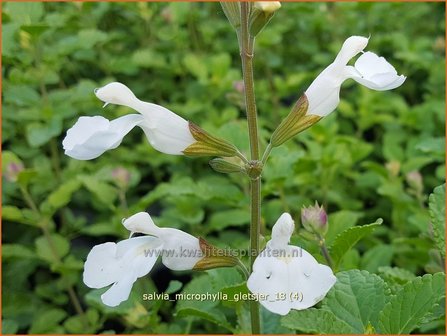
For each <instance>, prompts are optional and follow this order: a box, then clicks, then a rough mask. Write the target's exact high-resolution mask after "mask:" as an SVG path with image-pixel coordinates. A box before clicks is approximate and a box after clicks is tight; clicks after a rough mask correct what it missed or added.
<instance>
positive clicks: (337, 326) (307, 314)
mask: <svg viewBox="0 0 447 336" xmlns="http://www.w3.org/2000/svg"><path fill="white" fill-rule="evenodd" d="M281 324H282V325H283V326H284V327H287V328H290V329H294V330H299V331H300V332H302V333H305V334H351V333H352V330H353V329H352V327H350V326H349V325H348V324H347V323H345V322H344V321H343V320H340V319H338V318H337V317H336V316H335V315H334V314H333V313H331V312H330V311H327V310H322V309H315V308H309V309H306V310H292V311H291V312H290V313H289V314H287V316H284V317H283V318H282V319H281Z"/></svg>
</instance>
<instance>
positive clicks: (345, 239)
mask: <svg viewBox="0 0 447 336" xmlns="http://www.w3.org/2000/svg"><path fill="white" fill-rule="evenodd" d="M382 222H383V221H382V219H381V218H379V219H377V221H376V222H375V223H372V224H368V225H363V226H354V227H351V228H349V229H346V230H345V231H343V232H342V233H340V234H339V235H338V236H337V237H336V238H335V239H334V243H333V244H332V245H331V247H330V248H329V251H330V255H331V257H332V261H333V263H334V269H338V265H339V264H340V261H341V259H342V258H343V256H344V255H345V253H346V252H348V251H349V250H350V249H351V248H352V247H353V246H354V245H355V244H356V243H357V242H358V241H359V240H360V239H362V238H363V237H365V236H367V235H369V234H371V233H372V232H373V231H374V230H375V229H376V228H377V227H378V226H379V225H380V224H382Z"/></svg>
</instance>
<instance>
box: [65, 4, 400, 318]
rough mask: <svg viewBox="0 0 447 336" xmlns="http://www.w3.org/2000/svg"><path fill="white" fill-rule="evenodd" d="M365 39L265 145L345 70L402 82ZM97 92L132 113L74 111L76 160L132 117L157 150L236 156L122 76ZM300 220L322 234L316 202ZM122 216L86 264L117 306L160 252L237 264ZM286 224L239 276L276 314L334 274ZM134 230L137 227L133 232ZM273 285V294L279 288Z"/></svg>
mask: <svg viewBox="0 0 447 336" xmlns="http://www.w3.org/2000/svg"><path fill="white" fill-rule="evenodd" d="M223 6H224V5H223ZM279 6H280V5H279V3H270V4H264V3H262V2H260V3H257V4H256V5H255V7H254V11H253V13H254V14H253V13H252V14H253V15H252V18H251V19H252V21H253V22H252V23H251V26H250V27H251V28H252V29H253V30H255V31H256V33H257V32H259V31H260V30H261V29H262V28H263V26H264V25H265V24H266V22H268V20H269V19H270V17H271V15H273V12H274V11H275V10H276V9H277V8H279ZM238 8H239V7H238V6H236V7H235V6H234V5H233V4H231V3H228V4H226V5H225V6H224V10H225V13H226V15H227V16H229V18H232V19H234V20H233V21H234V22H233V21H232V24H233V26H234V27H235V28H237V27H238V25H239V24H240V23H239V22H238V21H237V18H238V15H236V14H238V13H236V12H237V10H238ZM235 13H236V14H235ZM255 14H256V15H255ZM230 21H231V20H230ZM367 44H368V38H366V37H361V36H352V37H349V38H348V39H347V40H346V41H345V42H344V44H343V46H342V47H341V50H340V52H339V53H338V55H337V57H336V58H335V60H334V62H333V63H331V64H330V65H329V66H328V67H327V68H326V69H324V70H323V71H322V72H321V73H320V74H319V75H318V77H317V78H316V79H315V80H314V81H313V82H312V84H311V85H310V86H309V88H308V89H307V90H306V91H305V93H304V94H303V95H302V97H301V98H300V99H299V100H298V102H297V104H296V105H295V107H294V108H293V109H292V111H291V113H290V114H289V115H288V116H287V117H286V118H285V119H284V120H283V122H282V123H281V124H280V125H279V127H278V128H277V129H276V130H275V132H274V133H273V135H272V138H271V142H270V145H271V146H273V147H275V146H279V145H280V144H282V143H284V142H285V141H287V140H288V139H290V138H291V137H293V136H294V135H296V134H297V133H299V132H301V131H303V130H304V129H306V128H307V127H309V126H311V125H312V124H314V123H315V122H317V121H318V120H320V119H321V118H322V117H324V116H326V115H328V114H329V113H331V112H332V111H334V110H335V109H336V107H337V105H338V104H339V100H340V98H339V95H340V88H341V85H342V83H343V82H344V81H345V80H347V79H349V78H351V79H354V80H355V81H356V82H358V83H360V84H362V85H364V86H366V87H368V88H370V89H373V90H378V91H381V90H390V89H394V88H396V87H398V86H400V85H402V83H403V82H404V81H405V76H402V75H397V72H396V70H395V69H394V67H393V66H392V65H390V64H389V63H388V62H387V61H386V60H385V59H384V58H383V57H379V56H377V55H376V54H374V53H373V52H363V50H364V48H365V47H366V45H367ZM359 53H362V55H361V56H360V57H359V58H358V59H357V61H356V62H355V64H354V66H351V65H348V62H349V61H350V60H351V59H352V58H353V57H355V56H356V55H357V54H359ZM95 95H96V96H97V97H98V98H99V99H100V100H102V101H103V102H104V103H105V104H104V106H106V105H108V104H117V105H123V106H127V107H130V108H132V109H134V110H135V111H137V112H138V114H129V115H125V116H122V117H120V118H117V119H115V120H112V121H109V120H108V119H106V118H104V117H102V116H92V117H80V118H79V120H78V121H77V122H76V123H75V124H74V126H73V127H72V128H71V129H69V130H68V131H67V135H66V137H65V139H64V140H63V147H64V150H65V154H66V155H68V156H70V157H73V158H75V159H78V160H90V159H94V158H97V157H98V156H100V155H102V154H103V153H104V152H106V151H107V150H110V149H114V148H116V147H117V146H119V145H120V143H121V142H122V139H123V137H124V136H125V135H126V134H127V133H129V132H130V131H131V130H132V129H133V128H134V127H135V126H139V127H140V128H141V129H142V130H143V132H144V133H145V135H146V137H147V140H148V142H149V143H150V144H151V145H152V146H153V147H154V148H155V149H156V150H158V151H160V152H162V153H166V154H171V155H192V156H197V155H214V156H224V157H226V156H227V157H233V156H239V157H241V156H242V154H241V153H240V152H239V151H238V150H237V149H236V148H235V147H234V146H233V145H231V144H229V143H228V142H226V141H225V140H222V139H219V138H216V137H214V136H212V135H210V134H208V133H207V132H205V131H204V130H202V129H201V128H199V127H198V126H197V125H194V124H192V123H191V122H188V121H186V120H185V119H183V118H182V117H180V116H178V115H177V114H175V113H173V112H172V111H170V110H168V109H166V108H164V107H162V106H160V105H156V104H152V103H147V102H143V101H141V100H139V99H138V98H137V97H136V96H135V95H134V94H133V92H132V91H131V90H130V89H129V88H128V87H127V86H125V85H124V84H121V83H118V82H113V83H110V84H107V85H105V86H104V87H102V88H99V89H96V90H95ZM242 158H243V157H242ZM216 160H217V161H216ZM216 160H215V161H212V163H213V166H215V167H216V170H218V171H225V172H235V171H242V168H241V166H239V165H237V164H233V163H231V162H230V161H225V160H223V159H220V158H219V159H216ZM219 160H220V161H219ZM247 173H248V172H247ZM248 174H249V173H248ZM302 221H303V225H304V226H305V228H306V229H307V230H310V231H312V232H317V233H318V234H324V233H325V232H326V230H327V217H326V213H325V212H324V210H323V209H322V208H320V207H319V206H318V204H317V205H316V206H315V207H313V208H308V209H304V210H303V213H302ZM123 225H124V226H125V227H126V229H128V230H129V231H130V232H131V235H130V238H129V239H126V240H123V241H120V242H118V243H113V242H108V243H104V244H100V245H96V246H94V247H93V248H92V250H91V251H90V253H89V254H88V256H87V261H86V262H85V266H84V283H85V284H86V285H87V286H88V287H91V288H103V287H106V286H109V285H111V287H110V288H109V289H108V290H107V291H106V292H105V293H104V294H103V295H102V296H101V298H102V301H103V302H104V304H106V305H108V306H112V307H113V306H117V305H119V304H120V303H121V302H123V301H125V300H127V299H128V297H129V294H130V291H131V288H132V286H133V283H134V282H135V281H136V280H137V279H138V278H140V277H143V276H145V275H147V274H148V273H149V272H150V271H151V269H152V268H153V266H154V264H155V263H156V261H157V259H158V257H159V256H161V260H162V263H163V264H164V265H165V266H166V267H168V268H170V269H172V270H191V269H208V268H212V267H222V266H234V265H236V264H237V262H235V259H234V258H232V257H226V256H224V257H222V258H217V257H215V256H214V255H213V254H212V252H213V251H215V248H214V247H212V246H211V245H209V244H208V243H206V241H204V240H203V239H201V238H200V239H199V238H196V237H194V236H192V235H190V234H188V233H186V232H183V231H181V230H178V229H173V228H160V227H158V226H156V225H155V224H154V222H153V221H152V219H151V217H150V216H149V214H147V213H145V212H140V213H137V214H135V215H133V216H131V217H130V218H128V219H126V220H124V221H123ZM293 231H294V221H293V219H292V217H291V216H290V215H289V214H288V213H284V214H283V215H281V217H280V218H279V219H278V221H277V222H276V224H275V225H274V226H273V229H272V236H271V240H270V241H269V242H268V243H267V245H266V247H265V249H264V250H263V251H262V252H261V253H260V254H259V256H258V257H257V258H256V260H255V262H254V264H253V271H252V273H251V274H250V275H249V278H248V281H247V286H248V288H249V290H250V291H251V292H252V293H253V294H255V295H256V296H257V297H259V301H260V303H261V304H262V305H263V306H264V307H265V308H266V309H268V310H270V311H271V312H273V313H276V314H280V315H286V314H287V313H289V311H290V310H291V309H298V310H300V309H306V308H309V307H311V306H313V305H315V304H316V303H317V302H319V301H320V300H322V298H324V296H325V295H326V293H327V292H328V291H329V290H330V288H331V287H332V286H333V285H334V283H335V281H336V278H335V276H334V274H333V272H332V270H331V268H330V267H328V266H326V265H322V264H319V263H318V262H317V261H316V259H315V258H314V257H313V256H312V255H310V254H309V253H308V252H306V251H305V250H303V249H301V248H300V247H297V246H292V245H289V241H290V238H291V236H292V233H293ZM134 233H140V234H144V236H138V237H132V235H133V234H134ZM183 251H188V253H186V254H185V253H183ZM225 258H227V259H225ZM280 293H281V297H278V295H279V294H280Z"/></svg>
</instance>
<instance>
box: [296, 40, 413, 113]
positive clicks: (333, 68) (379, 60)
mask: <svg viewBox="0 0 447 336" xmlns="http://www.w3.org/2000/svg"><path fill="white" fill-rule="evenodd" d="M367 44H368V39H367V38H366V37H362V36H351V37H349V38H348V39H347V40H346V41H345V42H344V43H343V46H342V48H341V50H340V52H339V53H338V55H337V57H336V58H335V60H334V62H333V63H332V64H330V65H329V66H328V67H327V68H326V69H324V70H323V71H322V72H321V73H320V74H319V75H318V77H317V78H316V79H315V80H314V81H313V82H312V84H311V85H310V86H309V88H308V89H307V90H306V92H305V94H306V97H307V99H308V102H309V108H308V111H307V114H308V115H318V116H322V117H324V116H326V115H328V114H329V113H331V112H332V111H334V110H335V108H336V107H337V105H338V103H339V102H340V97H339V96H340V87H341V85H342V83H343V82H344V81H345V80H346V79H348V78H352V79H354V80H355V81H357V82H358V83H360V84H362V85H364V86H366V87H368V88H370V89H373V90H377V91H383V90H391V89H394V88H397V87H398V86H400V85H402V84H403V82H404V81H405V79H406V77H405V76H403V75H400V76H398V75H397V72H396V70H395V69H394V67H393V66H392V65H391V64H389V63H388V62H387V61H386V60H385V59H384V58H383V57H379V56H377V55H376V54H374V53H372V52H366V53H363V54H362V55H361V56H360V57H359V58H358V59H357V61H356V62H355V64H354V66H350V65H347V64H348V62H349V60H350V59H351V58H353V57H354V56H356V55H357V54H358V53H360V52H363V49H364V48H365V47H366V45H367Z"/></svg>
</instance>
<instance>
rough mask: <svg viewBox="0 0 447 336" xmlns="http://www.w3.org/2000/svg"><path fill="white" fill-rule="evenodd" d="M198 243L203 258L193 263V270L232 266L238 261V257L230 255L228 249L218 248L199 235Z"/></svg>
mask: <svg viewBox="0 0 447 336" xmlns="http://www.w3.org/2000/svg"><path fill="white" fill-rule="evenodd" d="M199 245H200V249H201V250H202V254H203V258H202V259H200V260H199V261H198V262H197V263H196V264H195V265H194V267H193V270H196V271H205V270H208V269H212V268H218V267H233V266H236V265H238V263H239V261H238V259H237V258H236V257H234V256H232V255H231V253H229V251H225V250H222V249H219V248H217V247H215V246H213V245H211V244H210V243H208V242H207V241H206V240H205V239H203V238H200V237H199Z"/></svg>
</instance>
